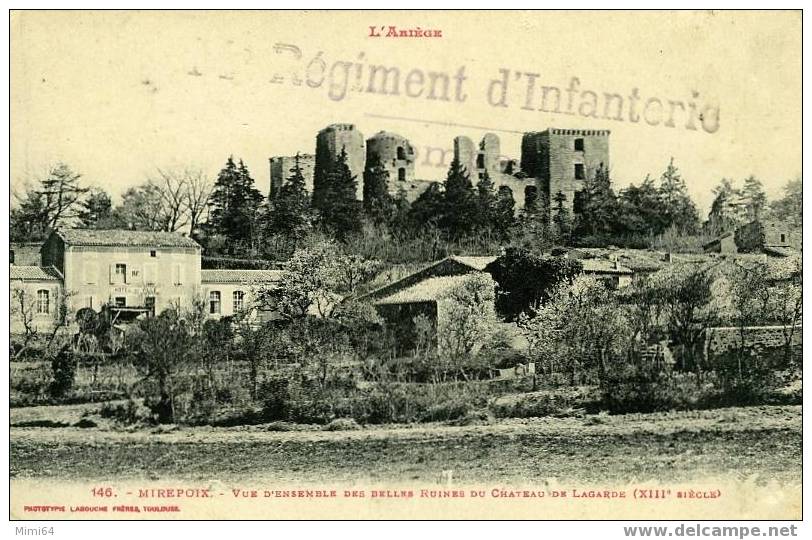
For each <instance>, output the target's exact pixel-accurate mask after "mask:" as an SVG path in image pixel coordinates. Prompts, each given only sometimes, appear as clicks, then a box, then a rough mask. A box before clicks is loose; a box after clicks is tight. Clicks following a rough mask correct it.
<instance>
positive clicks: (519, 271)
mask: <svg viewBox="0 0 812 540" xmlns="http://www.w3.org/2000/svg"><path fill="white" fill-rule="evenodd" d="M582 270H583V265H582V264H581V263H580V262H579V261H577V260H573V259H565V258H563V257H544V258H543V257H539V256H537V255H533V254H532V253H531V252H530V251H528V250H527V249H523V248H514V247H511V248H508V249H507V250H505V253H504V255H501V256H500V257H499V258H497V259H496V260H495V261H494V262H492V263H491V264H489V265H488V266H487V267H486V268H485V271H486V272H488V273H490V274H491V276H493V279H494V280H496V283H498V284H499V292H498V294H497V297H496V309H497V310H498V311H499V313H500V314H501V315H502V316H504V317H506V318H507V319H509V320H515V319H516V317H518V316H519V314H520V313H522V312H524V311H528V310H532V309H534V307H535V306H538V305H540V304H543V303H544V302H546V301H547V300H548V298H549V296H550V293H551V291H552V290H553V288H554V287H555V286H556V285H558V283H559V282H561V281H569V280H571V279H572V278H573V277H575V276H576V275H578V274H580V273H581V271H582Z"/></svg>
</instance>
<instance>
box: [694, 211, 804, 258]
mask: <svg viewBox="0 0 812 540" xmlns="http://www.w3.org/2000/svg"><path fill="white" fill-rule="evenodd" d="M800 244H801V242H800V235H799V234H797V233H795V232H794V231H792V230H790V227H788V226H787V225H786V224H785V223H782V222H780V221H775V220H753V221H750V222H749V223H745V224H744V225H741V226H739V227H738V228H737V229H736V231H735V232H733V231H731V232H727V233H725V234H723V235H721V236H719V237H717V238H714V239H713V240H711V241H710V242H707V243H706V244H704V245H703V246H702V248H703V251H704V252H705V253H726V254H736V253H763V254H765V255H767V256H768V257H790V256H793V255H797V254H798V253H799V251H800V248H801V245H800Z"/></svg>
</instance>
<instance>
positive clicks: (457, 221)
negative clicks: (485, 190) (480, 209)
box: [439, 159, 477, 238]
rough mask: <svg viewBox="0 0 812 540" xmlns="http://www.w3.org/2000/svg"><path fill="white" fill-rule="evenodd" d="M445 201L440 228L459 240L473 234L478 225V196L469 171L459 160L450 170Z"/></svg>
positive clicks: (452, 163) (454, 162)
mask: <svg viewBox="0 0 812 540" xmlns="http://www.w3.org/2000/svg"><path fill="white" fill-rule="evenodd" d="M443 199H444V205H443V206H444V212H443V216H442V217H441V219H440V223H439V225H440V227H441V228H442V229H445V230H446V231H447V232H448V233H449V234H450V235H451V236H452V237H457V238H459V237H462V236H465V235H467V234H469V233H471V232H472V231H473V229H474V227H475V226H476V223H477V196H476V192H475V191H474V186H473V184H471V178H470V176H469V175H468V171H466V170H465V167H464V166H462V164H460V162H459V161H458V160H457V159H454V160H453V161H452V162H451V166H450V167H449V169H448V175H447V176H446V180H445V193H444V196H443Z"/></svg>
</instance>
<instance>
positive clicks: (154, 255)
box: [149, 249, 158, 257]
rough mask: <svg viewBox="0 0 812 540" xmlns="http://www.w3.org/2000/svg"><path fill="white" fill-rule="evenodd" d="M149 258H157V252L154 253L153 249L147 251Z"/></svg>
mask: <svg viewBox="0 0 812 540" xmlns="http://www.w3.org/2000/svg"><path fill="white" fill-rule="evenodd" d="M149 256H150V257H157V256H158V252H157V251H155V250H154V249H151V250H149Z"/></svg>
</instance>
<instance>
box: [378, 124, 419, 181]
mask: <svg viewBox="0 0 812 540" xmlns="http://www.w3.org/2000/svg"><path fill="white" fill-rule="evenodd" d="M374 156H377V157H378V158H379V159H380V161H381V165H382V166H383V168H384V169H386V171H387V172H388V173H389V192H390V193H393V194H394V193H397V192H398V190H399V186H400V185H401V184H403V185H405V184H408V183H411V182H413V181H414V161H415V153H414V148H412V145H411V144H410V143H409V140H408V139H406V138H405V137H403V136H401V135H398V134H397V133H387V132H385V131H381V132H378V133H376V134H375V135H374V136H373V137H370V138H369V139H367V154H366V160H367V163H369V162H370V161H371V158H372V157H374Z"/></svg>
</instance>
